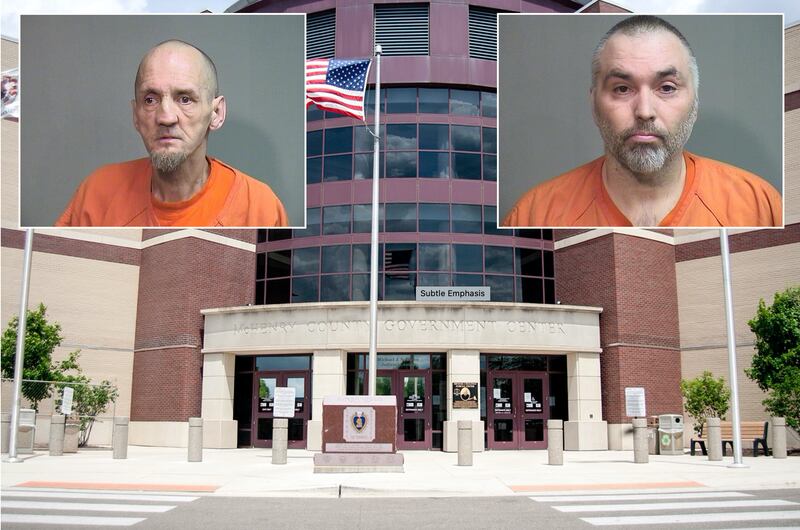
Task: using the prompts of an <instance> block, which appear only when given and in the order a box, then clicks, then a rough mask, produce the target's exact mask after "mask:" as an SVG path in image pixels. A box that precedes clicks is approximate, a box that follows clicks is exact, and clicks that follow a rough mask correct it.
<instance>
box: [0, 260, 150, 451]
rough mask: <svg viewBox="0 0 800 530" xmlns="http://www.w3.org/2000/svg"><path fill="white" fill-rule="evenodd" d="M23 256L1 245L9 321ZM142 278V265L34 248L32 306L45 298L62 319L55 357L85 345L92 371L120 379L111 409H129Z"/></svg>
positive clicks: (2, 314) (101, 436)
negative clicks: (60, 345) (113, 406)
mask: <svg viewBox="0 0 800 530" xmlns="http://www.w3.org/2000/svg"><path fill="white" fill-rule="evenodd" d="M22 260H23V252H22V250H18V249H12V248H5V247H4V248H3V249H2V262H3V273H2V291H3V297H2V309H1V310H0V319H2V320H1V321H2V324H3V326H4V327H5V325H6V323H7V322H8V320H9V319H10V318H11V317H12V316H13V315H16V314H17V312H18V311H19V294H20V281H21V275H22ZM138 284H139V267H137V266H133V265H124V264H119V263H110V262H105V261H95V260H88V259H83V258H75V257H70V256H61V255H57V254H45V253H40V252H35V253H34V254H33V258H32V263H31V282H30V294H29V307H35V306H37V305H38V304H39V302H43V303H44V304H45V305H46V306H47V309H48V311H47V314H48V317H49V318H50V319H51V321H55V322H59V323H60V324H61V328H62V333H63V335H64V342H63V344H62V347H60V348H58V349H57V351H56V352H55V358H56V359H62V358H63V357H64V356H65V355H66V354H67V353H69V352H70V351H73V350H76V349H80V350H81V352H82V353H81V358H80V363H81V367H82V368H83V371H84V373H85V374H86V375H87V376H88V377H90V378H91V379H93V380H97V381H99V380H102V379H108V380H110V381H112V382H113V383H114V384H116V385H117V387H118V388H119V391H120V395H119V398H118V399H117V402H116V405H115V408H114V410H113V411H109V414H111V413H112V412H113V413H115V414H117V415H122V416H127V415H129V414H130V399H131V374H132V369H133V344H134V333H135V326H136V300H137V293H138ZM108 428H109V429H110V424H109V425H108ZM104 429H105V426H98V433H97V442H96V443H103V442H104V441H105V439H106V438H108V440H109V441H110V436H106V434H107V433H105V432H104ZM93 442H94V439H93Z"/></svg>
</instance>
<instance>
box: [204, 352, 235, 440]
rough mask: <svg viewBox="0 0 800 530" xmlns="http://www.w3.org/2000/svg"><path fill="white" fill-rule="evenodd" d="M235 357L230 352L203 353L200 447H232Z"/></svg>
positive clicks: (233, 436)
mask: <svg viewBox="0 0 800 530" xmlns="http://www.w3.org/2000/svg"><path fill="white" fill-rule="evenodd" d="M235 375H236V356H235V355H234V354H233V353H205V354H203V389H202V396H203V398H202V401H201V409H200V417H202V418H203V446H204V447H214V448H217V449H235V448H236V445H237V441H238V440H237V438H238V422H237V421H236V420H234V419H233V387H234V378H235Z"/></svg>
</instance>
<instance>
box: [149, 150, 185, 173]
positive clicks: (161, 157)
mask: <svg viewBox="0 0 800 530" xmlns="http://www.w3.org/2000/svg"><path fill="white" fill-rule="evenodd" d="M187 158H188V156H187V155H186V153H183V152H180V153H150V161H151V162H152V163H153V167H154V168H156V169H157V170H158V171H159V172H160V173H166V174H169V173H174V172H175V171H176V170H177V169H178V168H179V167H180V166H181V164H183V163H184V162H185V161H186V159H187Z"/></svg>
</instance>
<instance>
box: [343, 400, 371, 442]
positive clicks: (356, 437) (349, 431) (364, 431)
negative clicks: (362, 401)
mask: <svg viewBox="0 0 800 530" xmlns="http://www.w3.org/2000/svg"><path fill="white" fill-rule="evenodd" d="M342 422H343V423H342V437H343V438H344V441H345V442H372V441H374V440H375V409H374V408H372V407H345V409H344V414H343V416H342Z"/></svg>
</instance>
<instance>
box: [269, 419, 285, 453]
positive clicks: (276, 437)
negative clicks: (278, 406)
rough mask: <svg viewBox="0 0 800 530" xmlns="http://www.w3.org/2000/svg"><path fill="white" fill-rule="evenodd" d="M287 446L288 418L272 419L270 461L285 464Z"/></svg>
mask: <svg viewBox="0 0 800 530" xmlns="http://www.w3.org/2000/svg"><path fill="white" fill-rule="evenodd" d="M288 447H289V418H273V420H272V463H273V464H285V463H286V453H287V450H288Z"/></svg>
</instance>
